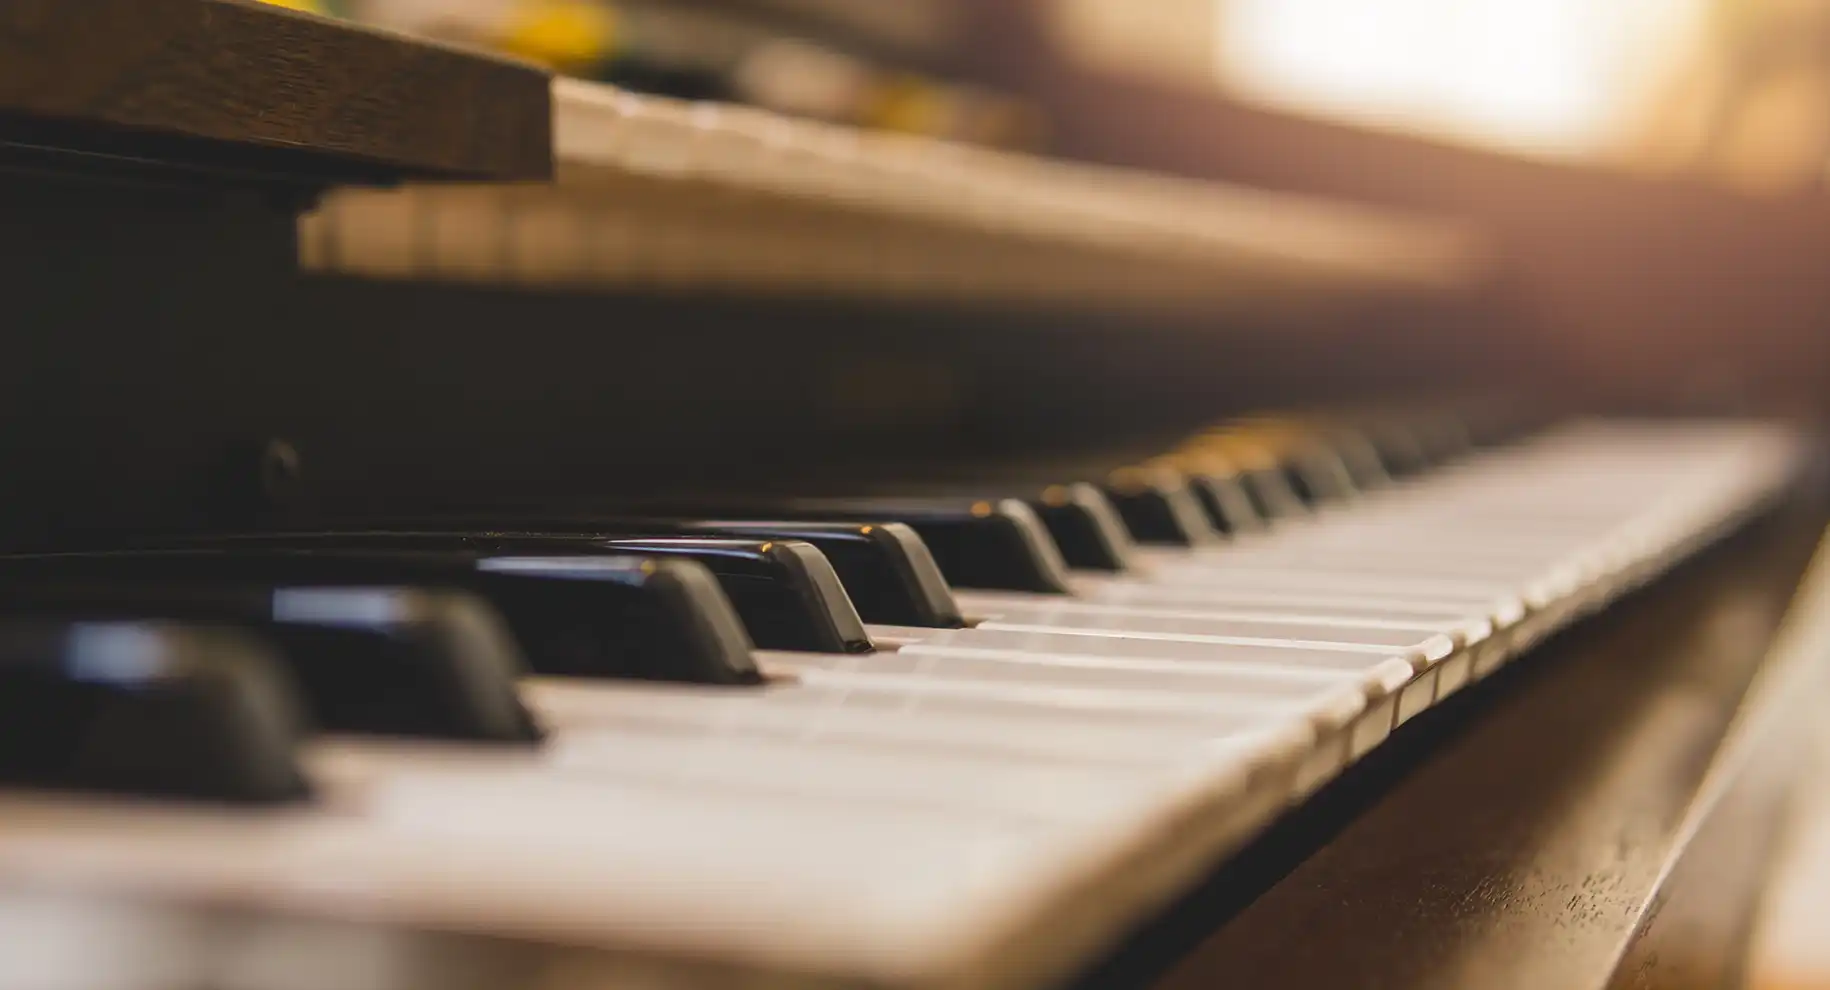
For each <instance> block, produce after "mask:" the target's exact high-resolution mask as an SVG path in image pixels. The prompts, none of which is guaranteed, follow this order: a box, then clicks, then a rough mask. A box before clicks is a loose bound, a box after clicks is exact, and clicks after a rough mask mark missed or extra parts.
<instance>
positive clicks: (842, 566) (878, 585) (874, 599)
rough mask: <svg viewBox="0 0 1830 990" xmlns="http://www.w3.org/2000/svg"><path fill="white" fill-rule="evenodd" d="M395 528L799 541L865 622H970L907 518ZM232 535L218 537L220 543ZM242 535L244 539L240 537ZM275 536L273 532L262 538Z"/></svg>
mask: <svg viewBox="0 0 1830 990" xmlns="http://www.w3.org/2000/svg"><path fill="white" fill-rule="evenodd" d="M375 528H385V529H388V530H395V531H421V532H425V531H438V532H446V533H457V532H467V533H481V532H490V533H499V534H528V535H540V536H588V537H595V538H599V539H604V538H616V537H631V536H709V537H736V538H745V539H751V540H758V541H761V540H798V541H801V542H803V543H808V544H811V545H813V547H814V548H816V549H818V550H819V551H820V552H821V553H822V554H824V555H825V556H826V560H827V562H828V563H830V564H831V565H832V569H833V571H834V572H835V573H836V574H838V576H839V581H840V583H841V584H842V585H843V586H844V588H845V591H846V593H847V594H848V595H849V596H850V597H851V602H852V604H853V605H854V606H855V607H856V608H857V612H858V615H859V616H860V617H862V618H863V619H864V621H866V622H874V623H879V624H881V625H887V626H915V627H924V628H932V629H957V628H960V627H961V626H964V625H965V619H964V618H963V617H962V616H961V615H960V610H959V603H958V602H956V601H954V598H953V589H952V588H950V587H948V586H947V579H946V578H945V577H944V576H942V575H941V572H940V567H939V565H937V564H935V562H934V557H933V555H932V554H930V553H929V552H928V546H927V544H925V543H923V542H922V540H921V537H920V536H919V535H917V534H916V532H915V531H914V530H912V529H910V528H909V527H907V526H904V525H903V524H901V523H869V522H863V523H859V522H810V521H800V520H786V519H768V518H757V519H735V518H733V519H693V518H674V517H669V516H665V515H652V516H633V515H631V516H623V515H592V514H560V515H544V516H542V515H532V514H528V513H513V512H503V513H498V514H495V515H482V516H478V515H465V516H433V517H422V518H419V519H409V520H389V521H387V522H385V523H384V524H382V525H381V526H379V527H375ZM227 539H228V538H225V537H217V538H213V542H216V543H222V542H225V541H226V540H227ZM236 539H242V538H241V537H237V538H236ZM260 539H263V540H271V539H273V537H272V536H270V535H263V536H261V537H260Z"/></svg>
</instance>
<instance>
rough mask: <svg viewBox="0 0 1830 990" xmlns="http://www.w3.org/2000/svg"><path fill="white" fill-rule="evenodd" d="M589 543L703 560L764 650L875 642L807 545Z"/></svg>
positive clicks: (699, 540) (676, 540)
mask: <svg viewBox="0 0 1830 990" xmlns="http://www.w3.org/2000/svg"><path fill="white" fill-rule="evenodd" d="M594 542H600V543H601V545H602V546H604V547H606V548H608V549H610V550H613V551H615V552H617V553H639V554H645V555H658V556H682V557H686V558H688V559H691V560H696V561H698V562H699V563H701V564H704V565H705V566H706V567H707V568H709V569H710V570H711V572H712V573H713V574H714V575H716V576H717V578H718V581H719V583H720V584H721V585H723V586H724V591H725V594H727V595H729V596H730V598H731V601H732V603H733V604H735V605H736V606H737V614H738V615H739V616H741V617H742V618H743V621H744V625H745V626H746V627H747V628H748V629H749V630H750V638H751V639H752V640H754V641H755V642H756V645H758V646H760V647H763V648H764V649H772V650H800V651H807V652H814V653H869V652H871V650H872V649H873V648H874V647H872V645H871V638H870V634H869V633H868V632H866V631H865V629H864V620H863V619H862V618H860V617H859V615H858V610H857V608H856V607H855V606H853V605H852V601H851V596H850V595H848V594H847V593H846V591H845V586H844V585H843V584H841V583H840V581H839V576H838V574H836V573H835V572H834V571H833V569H832V564H831V563H830V562H828V561H827V560H826V555H825V554H822V553H820V551H819V550H818V549H817V548H816V547H814V546H813V545H812V544H810V543H806V542H803V541H801V540H762V541H756V540H743V539H723V538H718V537H668V536H655V537H640V538H631V539H611V540H603V541H594ZM587 545H588V544H587Z"/></svg>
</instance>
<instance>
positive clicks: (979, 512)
mask: <svg viewBox="0 0 1830 990" xmlns="http://www.w3.org/2000/svg"><path fill="white" fill-rule="evenodd" d="M739 511H741V510H739ZM770 511H773V512H774V513H775V514H778V515H780V514H791V515H794V516H798V517H803V518H808V519H821V520H847V521H852V522H899V523H902V524H904V525H906V526H908V527H909V528H910V529H913V530H914V531H915V532H916V533H917V534H919V535H920V536H921V539H922V541H923V542H924V543H926V544H927V545H928V550H929V551H930V552H931V553H932V554H933V556H934V561H935V563H937V564H939V565H940V572H941V573H942V574H943V575H945V576H946V578H947V581H948V583H949V584H952V585H954V586H955V587H959V588H980V589H985V590H995V591H1029V592H1036V593H1040V594H1052V595H1060V594H1067V593H1068V583H1067V582H1068V573H1067V562H1066V561H1064V560H1062V559H1061V550H1060V548H1058V547H1057V546H1056V545H1055V541H1054V538H1053V537H1051V536H1049V534H1048V529H1047V527H1045V526H1044V525H1043V524H1042V520H1040V519H1038V518H1036V513H1035V510H1033V509H1031V508H1030V507H1029V505H1028V504H1027V503H1025V502H1024V501H1023V500H1021V499H1014V498H1003V499H977V500H968V499H956V498H916V499H897V498H892V499H874V498H873V499H832V500H828V499H813V500H794V501H789V502H785V503H781V504H779V505H776V506H774V507H772V510H770ZM721 514H726V515H730V514H734V513H730V512H723V513H721Z"/></svg>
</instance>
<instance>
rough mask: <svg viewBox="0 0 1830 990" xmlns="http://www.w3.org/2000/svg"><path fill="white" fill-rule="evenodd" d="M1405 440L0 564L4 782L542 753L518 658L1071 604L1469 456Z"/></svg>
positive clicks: (590, 666)
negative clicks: (312, 742) (1149, 570)
mask: <svg viewBox="0 0 1830 990" xmlns="http://www.w3.org/2000/svg"><path fill="white" fill-rule="evenodd" d="M1423 435H1424V434H1423V431H1416V432H1415V433H1405V434H1401V437H1402V439H1401V440H1400V441H1397V442H1391V441H1388V442H1385V443H1371V442H1368V441H1366V439H1365V438H1364V437H1363V436H1359V435H1355V436H1354V437H1353V438H1352V440H1353V442H1352V443H1347V442H1343V443H1340V444H1321V443H1316V444H1312V445H1310V446H1309V447H1307V448H1305V449H1304V451H1303V454H1304V456H1300V457H1292V458H1290V459H1289V460H1288V461H1287V462H1286V463H1283V464H1280V465H1278V466H1277V468H1275V469H1267V470H1262V471H1258V472H1248V473H1244V474H1240V475H1237V476H1231V477H1226V478H1219V477H1201V478H1180V477H1172V476H1169V475H1153V474H1138V475H1135V476H1126V477H1124V478H1122V479H1119V480H1116V481H1114V482H1113V483H1111V484H1109V485H1107V486H1105V487H1103V488H1101V487H1095V486H1092V485H1085V484H1077V485H1065V486H1055V487H1051V488H1050V489H1048V490H1047V491H1045V492H1043V493H1041V494H1040V495H1037V496H1035V497H1033V498H997V499H932V498H930V499H919V500H861V501H844V502H831V501H824V502H785V503H776V504H771V505H766V506H755V505H727V506H694V507H692V508H693V509H695V510H697V509H705V510H708V511H707V512H706V513H705V518H713V517H716V518H718V519H724V520H742V519H759V518H768V519H771V520H776V521H768V522H761V521H700V520H699V519H696V518H694V519H688V518H682V517H681V516H678V515H676V516H666V515H660V514H642V515H636V514H618V515H603V514H594V515H551V516H544V517H540V518H526V519H504V518H493V519H481V520H479V519H443V520H437V521H434V522H427V521H425V520H419V521H416V522H415V523H413V524H411V525H390V526H385V527H384V526H376V527H373V528H365V529H361V530H351V531H338V532H313V533H269V534H245V535H235V536H224V535H212V536H192V537H183V538H167V539H162V540H159V541H155V542H150V543H148V544H146V545H144V546H141V547H135V548H132V549H124V550H110V551H105V552H81V553H65V554H36V555H22V556H12V557H0V615H4V616H6V621H4V622H0V726H5V727H6V728H5V729H4V731H0V783H13V784H25V785H30V786H48V787H66V788H81V789H100V790H107V791H118V792H130V793H142V794H148V793H150V794H156V795H161V796H168V797H170V796H178V797H190V798H203V799H213V800H231V801H255V802H266V801H276V800H287V799H292V798H297V797H301V796H303V795H304V794H305V793H306V791H307V788H306V785H305V784H304V782H303V779H302V778H301V776H300V775H299V773H298V771H297V769H296V764H295V763H294V751H295V747H296V744H297V742H298V741H300V740H301V739H302V738H303V737H304V736H305V735H306V734H307V733H308V732H310V731H313V730H316V729H325V730H331V731H340V732H355V733H376V734H386V735H404V736H419V737H430V738H445V739H456V740H468V741H474V742H492V743H504V744H531V743H536V742H538V741H539V739H540V737H541V732H540V729H539V726H538V725H537V724H536V721H535V719H533V718H532V717H531V715H530V714H529V713H528V711H527V710H526V709H525V708H524V707H523V705H522V703H521V701H520V699H519V696H518V694H517V692H516V690H515V681H516V679H517V678H518V677H519V676H520V675H521V674H522V673H524V672H526V671H532V672H535V673H539V674H546V675H554V676H570V677H595V678H622V679H650V680H668V681H680V682H690V683H698V684H707V685H730V686H741V685H747V684H755V683H758V682H759V681H760V680H761V676H760V674H759V671H758V669H757V666H756V664H755V662H754V660H753V658H752V656H751V649H752V647H753V646H755V647H761V648H764V649H777V650H792V651H806V652H822V653H862V652H868V651H870V650H871V648H872V646H871V639H870V636H869V634H868V633H867V631H866V629H865V625H864V623H866V622H869V623H874V624H882V625H892V626H913V627H928V628H956V627H959V626H962V625H964V624H965V619H964V617H963V616H962V615H961V613H960V610H959V608H958V606H957V604H956V603H955V602H954V599H953V595H952V592H951V589H950V585H957V586H960V587H967V588H983V589H997V590H1013V591H1025V592H1034V593H1043V594H1065V593H1067V591H1068V588H1067V570H1068V569H1069V568H1075V569H1088V570H1096V571H1106V572H1120V571H1123V570H1124V569H1126V568H1127V567H1128V566H1129V564H1128V556H1129V554H1130V553H1131V552H1132V547H1133V541H1136V542H1139V543H1153V544H1169V545H1182V546H1191V545H1199V544H1202V543H1206V542H1209V541H1213V540H1216V539H1218V538H1219V535H1220V534H1223V533H1229V532H1238V531H1241V530H1244V529H1248V528H1255V527H1258V526H1262V525H1264V524H1265V523H1266V522H1267V521H1268V520H1269V519H1275V518H1276V517H1278V516H1281V515H1287V514H1289V513H1293V512H1306V511H1309V510H1310V508H1312V507H1314V506H1317V505H1319V504H1321V503H1323V502H1326V501H1329V500H1333V499H1345V498H1350V497H1352V496H1353V495H1355V494H1356V493H1357V492H1359V491H1361V490H1366V489H1373V488H1377V487H1380V486H1383V485H1387V484H1390V483H1392V480H1393V478H1394V477H1401V476H1407V475H1411V474H1415V473H1418V472H1420V471H1423V470H1427V469H1428V468H1430V467H1431V466H1434V465H1435V464H1439V463H1442V462H1444V461H1448V460H1452V459H1454V458H1457V457H1459V456H1460V455H1461V454H1463V453H1465V452H1466V450H1467V449H1468V448H1469V443H1468V442H1467V440H1466V439H1465V438H1464V437H1465V435H1462V434H1458V433H1457V432H1456V431H1452V430H1449V431H1443V430H1438V431H1435V432H1434V433H1433V434H1432V435H1433V436H1435V437H1437V438H1446V439H1447V441H1448V442H1438V443H1436V444H1426V443H1424V442H1423V441H1422V440H1421V439H1420V437H1421V436H1423ZM675 508H679V507H677V506H676V507H675Z"/></svg>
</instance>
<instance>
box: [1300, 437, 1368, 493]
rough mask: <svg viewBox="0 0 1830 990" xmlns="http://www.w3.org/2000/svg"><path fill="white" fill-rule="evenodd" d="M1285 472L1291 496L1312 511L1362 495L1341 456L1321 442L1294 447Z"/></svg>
mask: <svg viewBox="0 0 1830 990" xmlns="http://www.w3.org/2000/svg"><path fill="white" fill-rule="evenodd" d="M1281 468H1282V470H1283V473H1284V480H1285V481H1286V483H1287V484H1288V485H1289V487H1290V490H1291V492H1293V493H1294V494H1295V495H1296V497H1297V498H1298V499H1300V500H1301V501H1302V503H1303V504H1304V505H1306V506H1309V507H1311V508H1314V507H1316V506H1319V505H1323V504H1326V503H1328V502H1344V501H1347V500H1348V499H1351V498H1353V497H1354V496H1356V495H1358V494H1359V493H1360V491H1359V489H1358V487H1356V486H1355V485H1354V483H1353V476H1352V475H1351V474H1350V473H1349V472H1348V470H1347V465H1346V464H1345V463H1344V462H1343V461H1342V460H1341V457H1340V455H1339V454H1337V453H1336V452H1335V451H1334V450H1333V449H1331V448H1330V447H1329V446H1327V445H1326V444H1323V443H1320V442H1308V443H1301V444H1297V445H1295V446H1293V447H1292V449H1291V450H1289V451H1288V452H1287V453H1286V454H1285V456H1284V459H1283V463H1282V465H1281Z"/></svg>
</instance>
